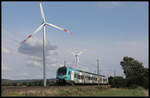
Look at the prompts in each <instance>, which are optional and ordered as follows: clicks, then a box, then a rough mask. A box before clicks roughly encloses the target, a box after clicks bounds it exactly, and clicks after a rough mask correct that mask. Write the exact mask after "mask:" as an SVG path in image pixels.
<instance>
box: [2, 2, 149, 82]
mask: <svg viewBox="0 0 150 98" xmlns="http://www.w3.org/2000/svg"><path fill="white" fill-rule="evenodd" d="M42 6H43V9H44V14H45V17H46V21H47V22H48V23H52V24H54V25H58V26H60V27H62V28H66V29H68V30H69V31H71V32H73V34H72V35H70V34H68V33H65V32H62V31H59V30H56V29H55V28H52V27H48V26H47V27H46V32H47V40H48V41H49V42H50V44H51V45H54V46H57V49H56V50H55V52H57V55H53V56H54V57H55V59H56V62H55V65H56V66H53V67H51V66H50V65H49V68H50V70H52V71H54V72H55V70H56V69H57V68H58V67H59V66H58V65H60V64H63V60H66V61H67V62H68V63H74V57H73V56H72V55H71V54H69V53H68V52H67V51H69V50H74V49H78V50H83V49H87V51H86V52H85V53H83V54H82V55H81V57H80V59H81V60H80V64H81V66H82V67H84V68H85V69H87V70H89V71H91V72H94V71H95V70H96V69H95V67H94V66H96V58H97V57H99V59H100V64H101V70H102V73H103V74H107V75H112V74H113V71H112V70H114V69H115V70H116V71H117V74H118V75H122V69H121V66H120V61H121V60H122V58H123V57H124V56H131V57H134V58H135V59H137V60H139V61H141V62H143V64H144V66H145V67H148V2H42ZM41 23H42V18H41V13H40V6H39V2H2V48H4V51H5V52H3V57H2V58H3V59H4V60H3V62H4V65H3V66H5V67H4V69H5V70H4V71H3V75H4V77H6V78H11V79H21V78H23V79H24V78H31V77H30V76H29V75H28V74H29V73H31V72H30V71H29V70H28V65H27V63H26V61H25V60H29V55H25V54H22V53H20V52H18V48H19V47H20V46H21V45H20V43H19V42H21V41H23V40H24V39H25V38H26V37H27V36H28V35H29V34H31V33H32V32H33V31H34V30H35V29H36V28H37V27H38V26H40V25H41ZM34 38H35V39H34ZM36 38H39V39H42V32H41V31H39V32H37V33H36V34H35V35H34V37H33V41H34V40H37V39H36ZM30 43H32V40H31V41H30ZM37 44H38V43H37ZM15 45H16V46H15ZM6 50H7V52H6ZM8 51H10V52H8ZM12 51H15V53H14V54H10V53H12ZM16 56H17V57H16ZM14 57H15V58H14ZM30 57H31V55H30ZM54 57H52V56H51V57H50V58H49V59H51V58H54ZM18 59H20V61H18ZM30 61H31V59H30ZM31 62H33V61H31ZM34 62H36V61H34ZM12 64H14V66H11V65H12ZM20 64H21V65H20ZM32 64H33V63H32ZM34 64H35V65H36V64H37V63H34ZM91 65H92V66H91ZM20 66H22V67H24V68H25V69H26V70H23V73H24V74H25V75H26V77H25V76H24V74H22V76H17V75H16V74H17V73H15V70H20V69H19V67H20ZM41 66H42V65H41ZM30 67H31V66H30ZM16 68H17V69H16ZM31 69H32V72H33V70H34V73H35V75H37V73H39V72H41V69H40V68H39V69H38V67H33V68H31ZM36 69H37V70H36ZM52 71H51V72H49V73H47V74H51V75H49V78H51V77H55V76H54V75H55V74H52ZM10 74H11V75H12V76H11V75H10ZM41 74H42V73H41ZM37 78H42V77H41V76H37Z"/></svg>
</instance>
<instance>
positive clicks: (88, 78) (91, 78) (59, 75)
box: [56, 66, 108, 85]
mask: <svg viewBox="0 0 150 98" xmlns="http://www.w3.org/2000/svg"><path fill="white" fill-rule="evenodd" d="M56 83H57V84H72V85H74V84H83V85H85V84H100V85H101V84H103V85H107V84H108V78H107V77H106V76H104V75H98V74H95V73H91V72H87V71H83V70H80V69H77V68H72V67H68V66H62V67H59V68H58V69H57V71H56Z"/></svg>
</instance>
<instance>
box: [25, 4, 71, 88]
mask: <svg viewBox="0 0 150 98" xmlns="http://www.w3.org/2000/svg"><path fill="white" fill-rule="evenodd" d="M40 10H41V16H42V19H43V22H42V24H41V25H40V26H39V27H38V28H37V29H36V30H35V31H34V32H33V33H32V34H30V35H29V36H28V37H27V38H26V39H25V40H24V41H23V43H25V42H26V41H27V40H28V39H29V38H31V37H32V36H33V34H35V33H37V32H38V31H40V30H41V29H43V79H44V87H46V74H45V73H46V72H45V69H46V67H45V44H46V29H45V26H46V25H48V26H51V27H54V28H56V29H58V30H61V31H64V32H68V33H70V34H72V32H70V31H68V30H67V29H63V28H61V27H59V26H56V25H54V24H50V23H47V22H46V20H45V16H44V11H43V8H42V4H41V2H40Z"/></svg>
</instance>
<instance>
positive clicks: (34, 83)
mask: <svg viewBox="0 0 150 98" xmlns="http://www.w3.org/2000/svg"><path fill="white" fill-rule="evenodd" d="M2 81H3V82H2V84H1V85H2V86H43V80H34V81H32V80H31V81H22V82H17V81H15V80H14V81H13V80H2ZM55 84H56V83H55V81H51V80H47V85H48V86H50V85H55Z"/></svg>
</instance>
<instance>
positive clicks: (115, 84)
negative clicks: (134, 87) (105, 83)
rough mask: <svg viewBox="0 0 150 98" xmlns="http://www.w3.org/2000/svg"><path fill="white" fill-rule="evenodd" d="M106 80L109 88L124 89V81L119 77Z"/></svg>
mask: <svg viewBox="0 0 150 98" xmlns="http://www.w3.org/2000/svg"><path fill="white" fill-rule="evenodd" d="M108 80H109V84H110V85H111V87H117V88H122V87H126V79H124V78H123V77H121V76H115V77H112V76H110V77H109V78H108Z"/></svg>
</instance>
